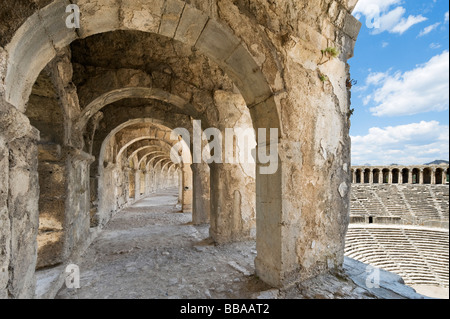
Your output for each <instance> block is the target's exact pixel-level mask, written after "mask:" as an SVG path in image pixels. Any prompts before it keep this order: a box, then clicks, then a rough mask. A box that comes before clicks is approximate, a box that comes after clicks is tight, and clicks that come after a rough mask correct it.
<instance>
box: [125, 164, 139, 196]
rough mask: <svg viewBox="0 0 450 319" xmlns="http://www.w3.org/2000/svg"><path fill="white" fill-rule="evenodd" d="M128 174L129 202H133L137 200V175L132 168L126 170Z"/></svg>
mask: <svg viewBox="0 0 450 319" xmlns="http://www.w3.org/2000/svg"><path fill="white" fill-rule="evenodd" d="M125 171H126V172H127V173H128V202H132V201H134V200H135V199H136V173H135V170H134V169H132V168H126V169H125Z"/></svg>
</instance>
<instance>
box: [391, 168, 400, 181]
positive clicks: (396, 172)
mask: <svg viewBox="0 0 450 319" xmlns="http://www.w3.org/2000/svg"><path fill="white" fill-rule="evenodd" d="M399 183H400V170H399V169H398V168H394V169H393V170H392V184H399Z"/></svg>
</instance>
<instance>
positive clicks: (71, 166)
mask: <svg viewBox="0 0 450 319" xmlns="http://www.w3.org/2000/svg"><path fill="white" fill-rule="evenodd" d="M67 153H68V159H67V165H68V168H67V185H68V187H67V198H66V205H65V206H66V214H65V215H66V223H67V225H69V226H67V227H68V228H67V230H66V232H65V245H64V249H65V251H64V254H65V257H66V256H67V257H70V256H71V255H73V254H74V253H81V250H82V249H84V248H85V244H86V243H87V239H88V238H89V234H90V213H89V212H90V192H89V184H90V181H89V171H90V165H91V164H92V163H93V162H94V161H95V158H94V157H93V156H91V155H90V154H87V153H85V152H83V151H81V150H77V149H70V150H69V151H68V152H67ZM110 191H111V192H113V193H114V189H111V190H110Z"/></svg>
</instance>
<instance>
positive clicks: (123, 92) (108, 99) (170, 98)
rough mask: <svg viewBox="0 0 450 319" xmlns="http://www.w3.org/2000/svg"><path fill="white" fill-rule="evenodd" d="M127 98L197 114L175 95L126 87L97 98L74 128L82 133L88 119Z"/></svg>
mask: <svg viewBox="0 0 450 319" xmlns="http://www.w3.org/2000/svg"><path fill="white" fill-rule="evenodd" d="M128 98H142V99H152V100H158V101H163V102H166V103H168V104H170V105H173V106H175V107H177V108H178V109H180V110H185V111H186V110H187V111H189V113H191V114H192V113H197V112H196V111H195V107H194V106H192V105H191V104H190V103H189V102H188V101H186V100H184V99H183V98H181V97H179V96H177V95H174V94H172V93H169V92H166V91H164V90H162V89H158V88H146V87H128V88H122V89H116V90H112V91H110V92H107V93H104V94H103V95H101V96H99V97H97V98H96V99H95V100H94V101H92V102H91V103H90V104H89V105H88V106H87V107H86V108H85V109H83V112H82V113H81V115H80V116H79V118H78V120H77V122H76V124H75V128H76V129H77V130H80V131H83V130H84V128H85V127H86V125H87V124H88V121H89V119H90V118H91V117H92V116H93V115H94V114H96V113H97V112H99V111H101V110H102V108H103V107H105V106H106V105H109V104H112V103H114V102H117V101H120V100H123V99H128Z"/></svg>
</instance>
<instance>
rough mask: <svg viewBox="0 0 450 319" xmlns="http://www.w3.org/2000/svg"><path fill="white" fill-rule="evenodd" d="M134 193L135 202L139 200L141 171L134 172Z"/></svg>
mask: <svg viewBox="0 0 450 319" xmlns="http://www.w3.org/2000/svg"><path fill="white" fill-rule="evenodd" d="M134 176H135V177H134V185H135V186H134V187H135V190H134V193H135V197H134V199H135V200H138V199H140V198H141V170H139V169H137V170H134Z"/></svg>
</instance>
